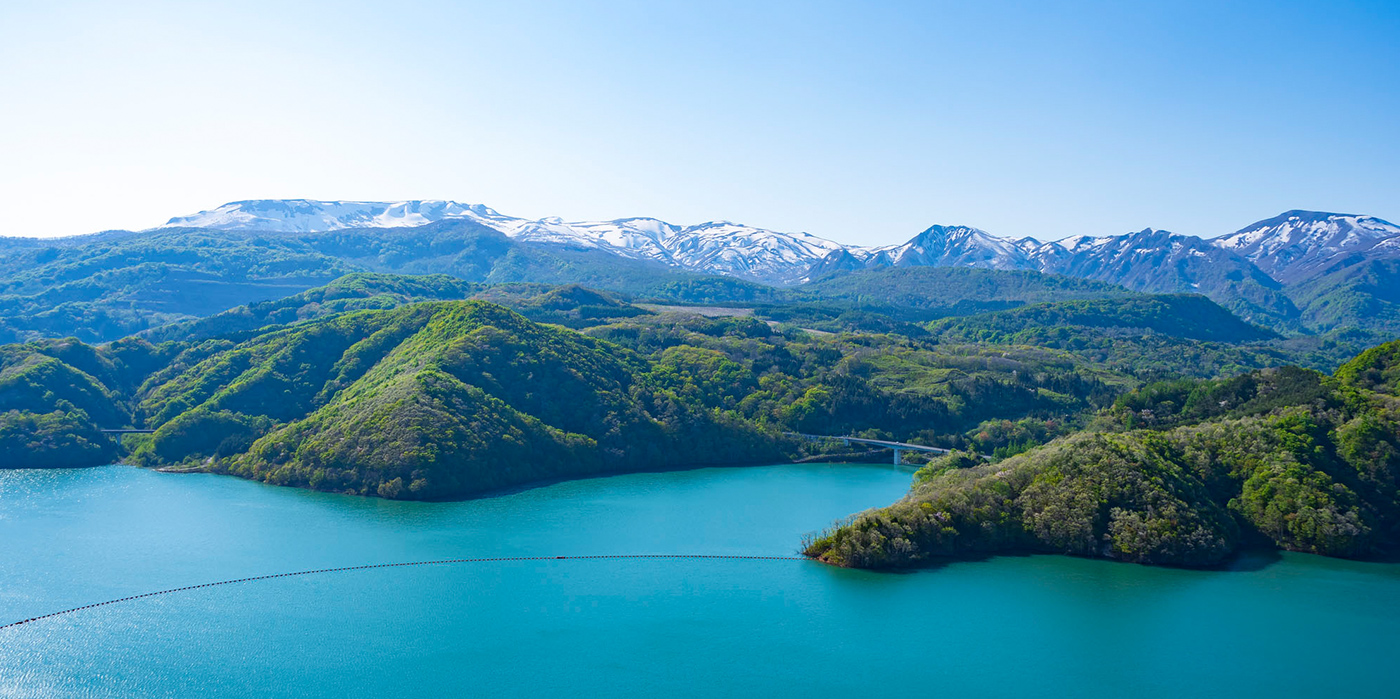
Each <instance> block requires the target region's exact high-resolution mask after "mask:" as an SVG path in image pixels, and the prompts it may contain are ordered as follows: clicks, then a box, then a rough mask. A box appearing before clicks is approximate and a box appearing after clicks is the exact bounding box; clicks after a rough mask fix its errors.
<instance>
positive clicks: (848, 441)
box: [787, 432, 991, 466]
mask: <svg viewBox="0 0 1400 699" xmlns="http://www.w3.org/2000/svg"><path fill="white" fill-rule="evenodd" d="M787 434H788V435H790V436H792V437H802V438H803V439H811V440H814V441H815V440H823V439H825V440H833V441H837V442H842V443H844V444H845V445H846V446H850V445H852V444H869V445H871V446H876V447H884V448H886V449H893V450H894V465H895V466H899V465H901V464H903V461H901V460H900V454H902V453H903V452H906V451H922V452H928V453H930V454H949V453H952V451H953V450H952V449H944V448H942V447H926V446H924V445H922V444H909V443H906V442H890V441H886V440H883V439H864V438H862V437H837V436H834V435H829V434H803V433H801V432H788V433H787ZM982 457H983V458H988V459H990V458H991V457H990V456H987V455H986V454H982Z"/></svg>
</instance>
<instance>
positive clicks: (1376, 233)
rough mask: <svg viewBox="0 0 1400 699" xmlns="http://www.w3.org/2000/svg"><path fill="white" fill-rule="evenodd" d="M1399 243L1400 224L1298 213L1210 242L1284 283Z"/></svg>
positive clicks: (1331, 214)
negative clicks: (1345, 256) (1348, 257)
mask: <svg viewBox="0 0 1400 699" xmlns="http://www.w3.org/2000/svg"><path fill="white" fill-rule="evenodd" d="M1397 239H1400V226H1396V225H1395V224H1393V223H1391V222H1389V221H1386V220H1383V219H1379V218H1376V217H1374V216H1361V215H1357V214H1335V213H1328V212H1324V211H1305V210H1301V209H1294V210H1291V211H1285V212H1283V213H1281V214H1279V215H1277V216H1274V217H1273V218H1266V219H1264V220H1262V221H1256V222H1255V223H1252V224H1250V225H1248V226H1245V227H1244V228H1241V229H1240V230H1238V231H1235V232H1234V233H1231V234H1229V235H1224V236H1221V237H1219V238H1216V239H1214V240H1212V241H1211V243H1213V244H1214V245H1216V246H1217V247H1221V248H1225V249H1228V250H1233V251H1234V252H1236V253H1238V254H1240V255H1242V256H1244V257H1245V258H1247V259H1249V260H1250V261H1251V262H1253V263H1255V264H1256V265H1258V266H1259V268H1260V269H1262V270H1264V272H1265V273H1267V274H1269V276H1271V277H1273V278H1275V279H1278V280H1280V281H1285V280H1289V279H1294V278H1298V277H1299V276H1302V275H1306V274H1307V273H1308V271H1309V270H1312V269H1315V268H1317V267H1318V266H1320V265H1324V264H1327V263H1328V262H1329V261H1330V260H1332V259H1334V258H1335V257H1336V256H1338V255H1341V254H1347V253H1354V252H1366V251H1369V250H1371V249H1372V248H1375V247H1377V246H1378V245H1381V244H1387V245H1391V243H1390V242H1389V241H1393V240H1397Z"/></svg>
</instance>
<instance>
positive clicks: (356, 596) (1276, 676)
mask: <svg viewBox="0 0 1400 699" xmlns="http://www.w3.org/2000/svg"><path fill="white" fill-rule="evenodd" d="M908 484H909V472H907V471H898V470H893V469H892V468H891V467H889V466H873V465H784V466H770V467H755V468H729V469H703V470H696V471H680V472H670V473H652V474H635V475H627V476H616V477H610V478H597V479H589V480H581V481H572V482H567V483H560V484H555V485H550V486H545V487H540V488H535V489H531V490H525V491H522V492H518V493H512V494H508V495H502V496H499V497H493V498H486V499H480V500H473V501H467V502H456V503H405V502H390V501H384V500H378V499H363V498H354V497H346V496H337V495H327V494H321V493H311V492H306V491H301V490H294V489H289V488H276V487H271V486H265V485H261V484H257V483H251V482H247V481H242V480H238V479H235V478H229V477H223V476H212V475H176V474H162V473H156V472H151V471H143V470H140V469H136V468H130V467H124V466H111V467H104V468H95V469H78V470H52V471H0V624H3V623H8V622H11V621H17V620H20V619H26V618H30V617H33V616H37V615H40V614H46V613H49V612H53V611H58V610H62V609H68V608H71V607H77V606H81V605H85V604H90V603H93V602H100V601H104V600H108V599H113V598H118V597H125V596H128V595H133V594H139V593H143V592H150V591H155V590H162V589H167V588H172V587H180V586H183V585H190V584H197V583H205V582H213V581H218V580H225V579H230V578H242V577H248V576H255V575H264V574H270V573H281V572H289V571H297V570H306V569H312V568H325V567H335V566H347V565H360V564H367V563H388V562H398V561H416V560H429V559H443V558H459V557H486V556H516V555H522V556H526V555H541V556H556V555H589V554H638V553H700V554H753V555H791V554H793V553H795V550H796V548H797V544H798V541H799V539H800V537H801V536H802V535H803V534H804V533H807V532H810V531H813V530H816V529H819V528H822V527H824V526H825V525H827V524H829V523H830V522H831V521H832V520H834V519H837V518H839V517H843V516H845V515H847V514H850V513H852V512H855V511H858V510H861V509H864V508H867V507H872V506H876V505H883V504H887V503H889V502H891V501H892V500H894V499H896V498H897V497H899V496H900V495H901V494H903V493H904V491H905V490H906V488H907V487H908ZM1397 658H1400V566H1398V565H1393V564H1378V563H1359V562H1352V561H1340V560H1331V559H1326V558H1320V557H1316V556H1307V555H1296V554H1282V555H1272V556H1258V557H1251V558H1247V559H1244V560H1241V561H1240V562H1238V563H1237V564H1236V565H1235V566H1234V569H1232V570H1226V571H1187V570H1173V569H1162V568H1148V567H1143V566H1135V565H1126V564H1120V563H1111V562H1105V561H1094V560H1083V559H1074V558H1066V557H1060V556H1025V557H999V558H993V559H990V560H986V561H975V562H959V563H952V564H948V565H945V566H942V567H939V568H936V569H930V570H924V571H919V572H914V573H872V572H865V571H852V570H841V569H835V568H831V567H827V566H823V565H821V564H817V563H813V562H808V561H757V560H672V559H661V560H657V559H649V560H592V561H589V560H582V561H580V560H563V561H526V562H492V563H465V564H451V565H439V566H418V567H408V568H388V569H378V570H367V571H353V572H336V573H326V574H320V575H309V576H301V577H291V578H280V579H276V580H269V581H256V582H248V583H239V584H233V585H224V586H219V587H213V588H205V589H201V590H193V591H187V592H180V593H174V594H169V595H161V596H157V597H151V598H146V599H141V600H135V601H132V602H127V603H122V604H114V605H108V606H104V607H100V608H96V609H91V610H85V611H81V612H76V613H73V614H67V615H63V616H59V617H54V618H50V619H45V620H41V621H37V622H33V623H30V624H25V625H23V626H18V627H12V628H9V629H3V630H0V696H15V697H55V696H59V697H63V696H78V697H106V696H142V697H167V696H168V697H193V696H210V695H217V696H258V697H261V696H270V695H275V696H298V697H306V696H326V697H341V696H362V697H393V696H425V697H428V696H432V697H437V696H567V697H572V696H622V697H654V696H664V697H672V696H676V697H733V696H762V697H765V698H768V699H772V698H775V697H811V696H854V695H858V696H898V695H901V694H908V695H911V696H959V697H969V696H976V697H985V696H1038V697H1039V696H1066V697H1120V696H1125V695H1131V696H1148V697H1176V696H1183V695H1189V696H1235V697H1238V696H1259V697H1264V696H1271V697H1273V696H1337V695H1345V696H1373V697H1382V696H1396V693H1397V691H1400V690H1397V680H1400V677H1397V675H1400V663H1397Z"/></svg>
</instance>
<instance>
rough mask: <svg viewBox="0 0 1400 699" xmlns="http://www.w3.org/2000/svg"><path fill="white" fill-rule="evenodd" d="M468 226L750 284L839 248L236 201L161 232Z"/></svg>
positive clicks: (698, 233) (490, 213) (441, 209)
mask: <svg viewBox="0 0 1400 699" xmlns="http://www.w3.org/2000/svg"><path fill="white" fill-rule="evenodd" d="M448 220H470V221H473V222H475V223H478V224H481V225H483V226H486V227H488V228H492V229H494V230H497V231H499V232H501V233H503V234H505V235H506V236H508V237H510V238H513V239H516V240H519V241H523V242H529V243H542V244H552V245H568V246H572V247H583V248H594V249H600V250H604V251H607V252H610V253H613V254H616V255H619V256H622V257H627V258H632V259H641V260H654V261H657V262H662V263H665V264H668V265H672V266H675V267H680V268H682V269H686V270H690V271H694V272H702V273H706V274H721V275H727V276H733V277H742V278H745V279H752V280H756V281H764V282H769V283H778V284H787V283H793V282H796V281H800V280H801V279H802V278H803V277H805V276H806V274H807V270H808V269H809V268H810V267H811V266H812V264H813V263H814V262H816V261H817V260H820V259H821V258H822V257H823V256H825V255H826V254H828V253H830V252H831V251H833V250H839V249H841V248H842V246H841V245H840V244H839V243H835V242H833V241H830V240H826V239H824V238H819V237H817V236H814V235H811V234H808V233H779V232H777V231H770V230H767V229H763V228H755V227H753V226H744V225H740V224H737V223H730V222H728V221H717V222H709V223H702V224H699V225H695V226H677V225H675V224H671V223H667V222H665V221H661V220H658V219H654V218H625V219H617V220H615V221H581V222H565V221H563V220H561V219H558V218H543V219H537V220H531V219H524V218H516V217H513V216H506V215H504V214H501V213H498V212H497V211H495V210H493V209H491V208H489V207H486V206H482V205H479V204H462V203H459V202H454V201H439V200H422V201H419V200H414V201H401V202H364V201H315V200H308V199H268V200H252V201H237V202H231V203H228V204H225V205H223V206H220V207H219V208H217V209H212V210H210V211H201V212H199V213H197V214H194V215H191V216H177V217H175V218H172V219H170V221H169V222H167V223H166V224H164V225H163V226H160V228H214V229H219V230H244V231H272V232H284V233H317V232H323V231H333V230H341V229H347V228H399V227H411V226H423V225H427V224H430V223H436V222H439V221H448Z"/></svg>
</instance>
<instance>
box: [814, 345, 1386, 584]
mask: <svg viewBox="0 0 1400 699" xmlns="http://www.w3.org/2000/svg"><path fill="white" fill-rule="evenodd" d="M1397 358H1400V342H1397V343H1390V344H1389V345H1384V346H1381V347H1378V348H1375V349H1372V350H1369V351H1367V352H1366V353H1363V354H1362V355H1361V356H1359V357H1357V358H1356V359H1355V360H1353V361H1352V362H1351V363H1348V364H1347V365H1345V366H1343V367H1342V368H1341V369H1339V370H1338V371H1337V372H1336V374H1335V376H1333V377H1328V376H1325V375H1322V374H1318V373H1316V372H1311V371H1307V370H1303V369H1276V370H1264V371H1260V372H1255V373H1252V374H1249V375H1246V376H1241V377H1236V378H1233V379H1223V380H1215V381H1204V382H1199V381H1197V382H1193V381H1177V382H1171V383H1165V384H1154V385H1149V386H1146V387H1143V388H1141V389H1139V390H1137V391H1135V392H1132V393H1129V394H1127V395H1124V396H1122V397H1120V398H1119V399H1118V400H1117V401H1116V402H1115V404H1114V406H1113V408H1112V409H1110V410H1108V411H1106V412H1105V414H1104V415H1103V416H1102V417H1101V418H1100V419H1099V421H1098V422H1097V423H1096V424H1095V429H1092V430H1088V431H1084V432H1081V433H1077V434H1074V435H1070V436H1068V437H1064V438H1062V439H1059V440H1056V441H1054V442H1051V443H1050V444H1048V445H1046V446H1043V447H1040V448H1038V449H1034V450H1031V451H1029V452H1027V453H1024V454H1021V455H1019V456H1015V457H1012V458H1009V459H1006V460H1004V461H998V462H993V463H985V464H978V465H974V466H971V467H970V468H969V467H965V466H966V460H964V461H962V462H958V461H955V460H954V459H952V458H948V459H945V460H944V461H942V462H935V463H934V464H930V466H929V467H926V468H925V469H924V470H923V471H921V472H920V474H919V478H918V479H917V480H916V484H915V486H914V488H913V489H912V490H911V491H910V493H909V495H908V496H906V497H905V498H904V499H903V500H901V501H900V502H898V503H896V504H894V505H892V506H890V507H888V508H884V509H880V510H872V511H870V512H866V513H861V514H859V515H856V516H855V517H853V518H851V519H850V520H849V521H847V522H843V523H840V524H838V525H837V526H836V527H834V528H833V529H831V530H830V531H828V532H826V533H824V534H822V535H820V536H818V537H815V538H813V539H812V540H811V541H809V542H808V545H807V548H806V550H807V553H808V555H811V556H815V557H819V558H821V559H823V560H826V561H828V562H831V563H836V564H839V565H847V566H854V567H904V566H918V565H927V564H929V563H932V562H934V561H936V560H938V559H940V558H941V557H947V556H958V555H969V554H988V553H995V552H1001V551H1045V552H1055V553H1067V554H1073V555H1081V556H1094V557H1107V558H1113V559H1117V560H1124V561H1134V562H1140V563H1159V564H1170V565H1184V566H1208V565H1215V564H1218V563H1221V562H1223V561H1224V560H1226V559H1227V558H1228V557H1229V556H1231V555H1233V554H1234V553H1235V552H1236V551H1238V550H1240V549H1241V548H1243V547H1245V546H1249V545H1257V544H1268V545H1274V546H1278V547H1281V548H1285V549H1289V550H1294V551H1307V552H1312V553H1320V554H1324V555H1331V556H1347V557H1371V556H1376V555H1382V554H1388V553H1390V552H1393V551H1394V550H1395V548H1396V546H1397V545H1400V414H1397V412H1396V406H1395V403H1394V400H1393V397H1392V396H1393V395H1395V393H1396V391H1397V390H1400V384H1398V383H1397V381H1396V380H1395V377H1396V376H1397V375H1400V369H1397V368H1396V366H1397V363H1398V362H1397Z"/></svg>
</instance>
